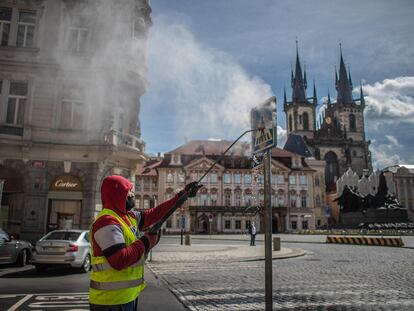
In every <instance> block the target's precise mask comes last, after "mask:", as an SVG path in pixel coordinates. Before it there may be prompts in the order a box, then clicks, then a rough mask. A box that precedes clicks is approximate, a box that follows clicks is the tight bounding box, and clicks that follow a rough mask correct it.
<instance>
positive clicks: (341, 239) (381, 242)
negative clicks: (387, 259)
mask: <svg viewBox="0 0 414 311" xmlns="http://www.w3.org/2000/svg"><path fill="white" fill-rule="evenodd" d="M326 243H333V244H354V245H377V246H396V247H402V246H404V242H403V240H402V239H401V238H384V237H382V238H372V237H354V236H327V237H326Z"/></svg>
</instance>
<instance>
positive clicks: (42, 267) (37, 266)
mask: <svg viewBox="0 0 414 311" xmlns="http://www.w3.org/2000/svg"><path fill="white" fill-rule="evenodd" d="M35 268H36V271H37V272H45V271H46V267H45V266H40V265H36V266H35Z"/></svg>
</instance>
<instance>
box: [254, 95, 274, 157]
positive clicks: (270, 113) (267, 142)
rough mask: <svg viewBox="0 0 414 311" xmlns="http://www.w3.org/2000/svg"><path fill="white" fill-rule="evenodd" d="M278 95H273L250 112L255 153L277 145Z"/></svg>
mask: <svg viewBox="0 0 414 311" xmlns="http://www.w3.org/2000/svg"><path fill="white" fill-rule="evenodd" d="M276 120H277V119H276V97H275V96H272V97H270V98H269V99H268V100H266V101H265V102H264V103H263V104H262V105H260V106H259V107H256V108H253V109H252V110H251V112H250V121H251V127H252V129H253V130H255V131H254V132H252V151H253V154H256V153H261V152H263V151H265V150H268V149H271V148H273V147H275V146H276V141H277V137H276V136H277V132H276V122H277V121H276Z"/></svg>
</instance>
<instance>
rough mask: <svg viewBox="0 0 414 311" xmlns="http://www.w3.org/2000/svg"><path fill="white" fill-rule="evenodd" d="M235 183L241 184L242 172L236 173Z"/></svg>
mask: <svg viewBox="0 0 414 311" xmlns="http://www.w3.org/2000/svg"><path fill="white" fill-rule="evenodd" d="M234 183H236V184H241V175H240V174H234Z"/></svg>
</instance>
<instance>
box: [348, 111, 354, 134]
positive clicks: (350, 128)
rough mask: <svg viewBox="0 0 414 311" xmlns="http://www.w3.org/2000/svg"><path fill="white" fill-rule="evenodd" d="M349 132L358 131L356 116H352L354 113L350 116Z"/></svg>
mask: <svg viewBox="0 0 414 311" xmlns="http://www.w3.org/2000/svg"><path fill="white" fill-rule="evenodd" d="M349 130H350V131H351V132H355V131H356V121H355V115H354V114H352V113H351V114H350V115H349Z"/></svg>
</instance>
